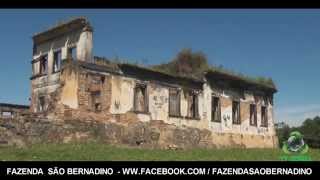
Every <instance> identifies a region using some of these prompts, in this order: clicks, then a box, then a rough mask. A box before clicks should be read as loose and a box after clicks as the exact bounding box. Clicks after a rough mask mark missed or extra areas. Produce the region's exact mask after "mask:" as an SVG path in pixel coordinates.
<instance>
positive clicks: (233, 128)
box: [110, 76, 275, 136]
mask: <svg viewBox="0 0 320 180" xmlns="http://www.w3.org/2000/svg"><path fill="white" fill-rule="evenodd" d="M111 79H112V97H111V109H110V113H111V114H122V113H126V112H129V111H132V110H133V96H134V92H133V89H134V87H135V83H136V82H140V81H138V80H136V79H134V78H129V77H122V76H112V77H111ZM145 83H146V84H147V87H148V96H149V98H148V104H149V114H138V115H137V117H138V118H139V119H140V120H142V121H149V120H163V121H164V122H165V123H169V124H174V125H177V126H189V127H195V128H201V129H210V130H212V131H213V132H216V133H220V134H243V135H262V136H273V135H275V131H274V122H273V109H272V108H273V105H272V104H270V103H269V102H268V101H267V103H268V104H267V107H268V127H261V105H265V104H264V103H265V102H264V101H263V98H262V97H256V98H255V97H254V95H253V93H252V92H250V91H245V92H244V93H243V94H241V92H238V91H236V90H232V89H231V90H220V89H214V88H211V87H210V86H209V85H208V84H204V85H203V91H200V93H199V96H198V97H199V107H198V108H199V116H200V118H199V119H189V118H185V117H186V116H187V100H186V98H185V96H184V95H183V94H184V93H182V95H181V99H180V104H181V117H170V116H169V112H168V111H169V102H168V98H169V91H168V89H169V87H168V86H164V85H161V84H159V83H155V82H145ZM212 94H215V95H217V96H219V97H220V100H221V122H219V123H218V122H212V121H211V96H212ZM233 99H238V100H239V101H240V116H241V118H240V119H241V124H239V125H238V124H233V123H232V100H233ZM251 103H256V104H257V126H251V125H250V124H249V118H250V117H249V116H250V112H249V106H250V104H251Z"/></svg>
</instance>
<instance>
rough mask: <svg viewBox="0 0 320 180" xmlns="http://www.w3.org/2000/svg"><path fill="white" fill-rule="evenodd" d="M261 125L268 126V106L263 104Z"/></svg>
mask: <svg viewBox="0 0 320 180" xmlns="http://www.w3.org/2000/svg"><path fill="white" fill-rule="evenodd" d="M261 126H262V127H268V111H267V107H266V106H261Z"/></svg>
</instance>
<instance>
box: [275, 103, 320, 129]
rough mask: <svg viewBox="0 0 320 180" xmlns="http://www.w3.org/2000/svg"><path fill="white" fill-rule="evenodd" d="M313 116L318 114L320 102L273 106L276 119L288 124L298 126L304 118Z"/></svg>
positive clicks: (319, 114)
mask: <svg viewBox="0 0 320 180" xmlns="http://www.w3.org/2000/svg"><path fill="white" fill-rule="evenodd" d="M315 116H320V104H308V105H300V106H286V107H275V119H276V121H277V122H282V121H283V122H285V123H287V124H289V125H290V126H299V125H301V123H302V122H303V121H304V120H305V119H307V118H313V117H315Z"/></svg>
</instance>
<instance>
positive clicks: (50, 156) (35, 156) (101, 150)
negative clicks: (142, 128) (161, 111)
mask: <svg viewBox="0 0 320 180" xmlns="http://www.w3.org/2000/svg"><path fill="white" fill-rule="evenodd" d="M281 155H283V153H282V152H281V150H280V149H194V150H177V151H174V150H151V149H138V148H120V147H111V146H108V145H102V144H96V143H89V144H59V145H57V144H47V145H45V144H42V145H34V146H32V147H29V148H16V147H1V148H0V159H1V160H279V158H280V156H281ZM308 155H310V156H311V159H312V160H318V161H319V160H320V150H319V149H317V150H315V149H311V150H310V151H309V153H308Z"/></svg>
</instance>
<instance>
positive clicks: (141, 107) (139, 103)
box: [134, 84, 148, 113]
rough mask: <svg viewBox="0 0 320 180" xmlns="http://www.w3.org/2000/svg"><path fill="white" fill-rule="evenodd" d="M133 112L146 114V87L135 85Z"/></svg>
mask: <svg viewBox="0 0 320 180" xmlns="http://www.w3.org/2000/svg"><path fill="white" fill-rule="evenodd" d="M134 111H136V112H144V113H146V112H148V99H147V86H146V85H144V84H137V85H136V87H135V88H134Z"/></svg>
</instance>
